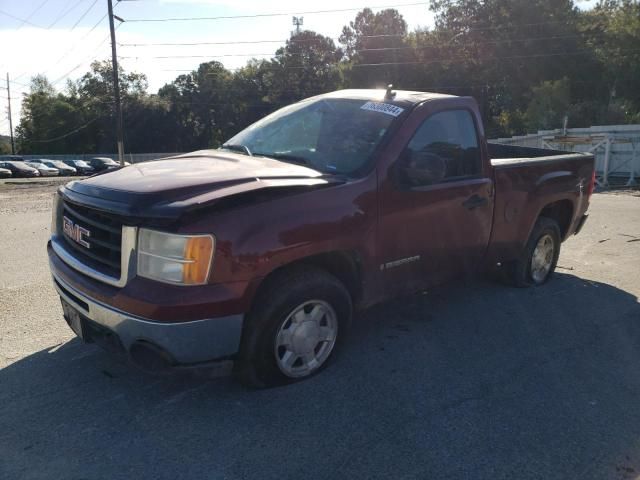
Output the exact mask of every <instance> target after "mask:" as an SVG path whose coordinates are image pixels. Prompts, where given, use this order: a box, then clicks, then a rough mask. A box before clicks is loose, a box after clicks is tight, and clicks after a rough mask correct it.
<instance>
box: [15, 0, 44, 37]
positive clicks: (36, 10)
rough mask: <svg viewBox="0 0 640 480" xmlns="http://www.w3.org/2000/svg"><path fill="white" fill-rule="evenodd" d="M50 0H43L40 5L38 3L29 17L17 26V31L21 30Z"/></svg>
mask: <svg viewBox="0 0 640 480" xmlns="http://www.w3.org/2000/svg"><path fill="white" fill-rule="evenodd" d="M48 1H49V0H42V2H41V3H40V5H38V6H37V7H36V8H34V9H33V11H32V12H31V13H30V14H29V15H28V16H27V18H26V19H25V20H24V21H23V22H22V23H21V24H20V25H19V26H18V28H16V31H18V30H20V29H21V28H22V27H24V25H25V24H26V23H27V22H28V21H29V20H31V18H32V17H33V16H34V15H35V14H36V13H38V12H39V11H40V9H41V8H42V7H44V4H45V3H47V2H48Z"/></svg>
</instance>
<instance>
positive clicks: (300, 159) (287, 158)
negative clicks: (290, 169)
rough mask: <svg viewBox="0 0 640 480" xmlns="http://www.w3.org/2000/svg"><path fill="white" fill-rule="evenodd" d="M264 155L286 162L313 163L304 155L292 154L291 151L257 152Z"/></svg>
mask: <svg viewBox="0 0 640 480" xmlns="http://www.w3.org/2000/svg"><path fill="white" fill-rule="evenodd" d="M256 155H261V156H264V157H269V158H275V159H276V160H283V161H285V162H291V163H297V164H298V165H310V164H311V163H310V162H309V160H307V159H306V158H304V157H299V156H297V155H291V154H289V153H256Z"/></svg>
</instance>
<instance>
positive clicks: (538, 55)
mask: <svg viewBox="0 0 640 480" xmlns="http://www.w3.org/2000/svg"><path fill="white" fill-rule="evenodd" d="M428 48H437V47H431V46H428V47H388V48H371V49H361V50H356V52H357V53H362V52H384V51H397V50H411V51H417V50H421V49H428ZM584 53H593V50H581V51H579V52H555V53H541V54H531V55H515V56H507V57H493V58H496V59H503V58H537V57H551V56H558V55H573V54H584ZM286 55H290V56H304V55H306V54H305V53H298V52H291V53H288V54H286ZM255 56H273V57H276V56H277V55H276V54H274V53H266V52H265V53H224V54H220V55H158V56H149V57H140V56H120V57H119V58H123V59H140V58H152V59H175V58H224V57H255ZM455 58H462V59H467V58H468V57H467V56H461V55H459V56H457V57H456V56H451V57H447V58H444V59H434V60H437V61H448V60H451V59H455ZM430 61H431V60H430ZM414 63H424V62H422V61H413V62H389V63H384V65H387V64H388V65H409V64H414ZM336 65H337V64H336ZM362 65H383V64H382V63H380V64H374V63H372V64H362V63H360V64H358V63H356V64H354V65H353V66H362Z"/></svg>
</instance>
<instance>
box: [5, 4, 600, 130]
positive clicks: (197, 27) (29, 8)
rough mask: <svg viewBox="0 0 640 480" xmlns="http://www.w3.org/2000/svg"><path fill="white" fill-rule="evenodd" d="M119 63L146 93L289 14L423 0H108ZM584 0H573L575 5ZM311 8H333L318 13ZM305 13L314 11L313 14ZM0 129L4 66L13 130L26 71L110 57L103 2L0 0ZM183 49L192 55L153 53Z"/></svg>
mask: <svg viewBox="0 0 640 480" xmlns="http://www.w3.org/2000/svg"><path fill="white" fill-rule="evenodd" d="M113 2H114V14H115V15H117V16H119V17H121V18H122V19H124V20H125V21H124V23H120V22H117V21H116V26H117V30H116V40H117V43H118V44H120V45H118V57H119V62H120V63H121V64H122V66H123V68H124V69H125V70H127V71H136V72H140V73H144V74H146V75H147V79H148V81H149V92H152V93H155V92H157V90H158V89H159V88H160V87H162V86H163V85H164V84H165V83H168V82H170V81H172V80H173V79H174V78H175V77H177V76H178V75H180V74H182V73H185V72H188V71H191V70H194V69H196V68H197V66H198V65H199V64H200V63H202V62H205V61H209V60H217V61H220V62H221V63H223V64H224V65H225V67H227V68H238V67H240V66H242V65H244V64H245V63H246V61H247V60H249V59H250V58H252V57H255V58H268V57H270V56H272V55H273V52H275V51H276V50H277V48H278V47H280V46H281V45H283V44H284V42H285V40H286V39H287V38H288V37H289V35H290V34H291V31H292V30H293V29H294V28H295V27H294V26H293V25H292V15H293V14H298V16H303V18H304V20H303V21H304V24H303V26H302V28H304V29H309V30H314V31H316V32H318V33H321V34H323V35H326V36H329V37H333V38H334V39H335V40H336V42H337V37H338V36H339V35H340V32H341V30H342V27H343V26H344V25H346V24H348V23H349V21H351V20H353V19H354V17H355V15H356V13H357V12H358V11H359V10H361V9H362V8H363V7H365V6H368V7H370V8H372V9H373V10H374V11H377V10H380V8H375V7H382V8H385V7H394V8H396V9H397V10H398V11H399V12H400V13H401V14H402V15H403V16H404V18H405V20H406V21H407V23H408V25H409V29H410V30H413V29H415V28H416V27H432V26H433V14H432V13H431V12H430V11H429V8H428V3H429V2H428V1H423V2H419V0H413V1H412V0H323V1H322V2H318V1H317V0H314V1H309V0H296V1H294V0H274V1H271V2H264V1H259V0H236V1H233V0H123V1H118V0H113ZM593 2H594V0H588V1H583V2H581V3H580V6H581V7H583V8H584V7H587V6H590V5H589V4H592V3H593ZM318 10H342V11H339V12H331V13H320V12H318ZM313 12H315V13H313ZM263 14H282V15H278V16H256V17H253V18H233V19H231V18H226V19H217V20H214V19H209V20H197V21H169V22H139V21H136V20H139V19H158V18H176V17H179V18H185V17H225V16H226V17H228V16H241V15H263ZM258 40H259V41H265V40H267V41H269V42H268V43H256V44H250V43H242V44H234V45H228V44H227V45H193V46H168V45H163V46H144V45H141V44H149V43H198V42H209V43H215V42H251V41H258ZM0 46H1V47H0V74H2V78H0V105H3V108H2V110H0V112H1V115H0V134H3V135H7V134H8V133H9V122H8V120H7V115H6V113H5V111H6V105H7V100H6V96H7V90H6V88H3V87H6V83H5V82H6V81H5V78H6V73H9V75H10V79H11V81H12V83H11V84H10V87H11V97H12V101H11V108H12V118H13V126H14V129H15V127H16V125H17V124H18V121H19V117H20V104H21V100H22V93H23V92H27V91H28V84H29V81H30V78H31V77H32V76H34V75H36V74H38V73H40V74H44V75H46V76H47V78H48V79H49V80H50V81H51V82H53V83H54V86H55V87H56V88H58V89H63V88H64V87H65V83H66V81H67V79H72V80H75V79H77V78H79V77H80V76H82V75H83V74H84V73H85V72H87V71H88V69H89V65H90V63H91V62H92V61H93V60H96V59H98V60H103V59H110V58H111V46H110V40H109V24H108V19H107V0H0ZM175 55H181V56H184V55H190V56H193V58H157V57H167V56H175Z"/></svg>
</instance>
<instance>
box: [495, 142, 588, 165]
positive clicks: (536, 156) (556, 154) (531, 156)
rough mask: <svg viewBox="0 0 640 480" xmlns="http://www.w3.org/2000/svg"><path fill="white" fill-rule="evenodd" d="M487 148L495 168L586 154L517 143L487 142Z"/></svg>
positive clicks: (555, 160) (581, 156)
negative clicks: (523, 145) (518, 144)
mask: <svg viewBox="0 0 640 480" xmlns="http://www.w3.org/2000/svg"><path fill="white" fill-rule="evenodd" d="M487 150H488V153H489V158H490V159H491V165H493V166H494V167H495V168H500V167H506V166H513V165H522V164H539V163H546V162H557V161H559V160H567V159H572V158H585V157H588V156H589V155H588V154H584V153H575V152H565V151H562V150H553V149H550V148H533V147H520V146H517V145H505V144H502V143H492V142H487Z"/></svg>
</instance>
